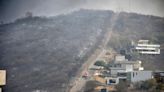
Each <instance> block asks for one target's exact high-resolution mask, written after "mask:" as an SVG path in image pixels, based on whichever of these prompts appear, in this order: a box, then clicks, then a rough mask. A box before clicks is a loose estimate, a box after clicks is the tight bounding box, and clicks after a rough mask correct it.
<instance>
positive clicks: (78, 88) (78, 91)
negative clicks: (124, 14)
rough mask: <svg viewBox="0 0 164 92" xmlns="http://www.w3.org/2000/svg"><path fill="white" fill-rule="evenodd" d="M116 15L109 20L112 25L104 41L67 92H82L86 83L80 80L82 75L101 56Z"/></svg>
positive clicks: (84, 80) (81, 69)
mask: <svg viewBox="0 0 164 92" xmlns="http://www.w3.org/2000/svg"><path fill="white" fill-rule="evenodd" d="M117 17H118V15H116V16H114V17H113V18H112V20H111V22H112V25H111V27H110V28H109V29H107V33H106V34H105V37H104V39H103V40H102V41H103V42H102V44H101V46H100V48H98V49H96V50H95V52H94V53H93V54H92V55H91V56H90V57H89V58H88V60H87V61H86V62H85V63H84V64H83V65H82V67H81V68H80V71H79V73H78V74H77V76H76V79H75V81H74V83H73V87H72V88H71V89H70V90H69V92H83V90H82V88H83V87H84V86H85V83H86V82H87V81H88V80H86V79H83V78H82V74H83V73H84V72H88V71H89V67H90V66H91V65H92V64H94V63H95V61H96V60H97V59H98V58H99V57H100V56H101V55H102V53H103V52H104V50H105V49H106V46H107V44H108V42H109V40H110V38H111V36H112V32H113V27H114V25H115V21H116V20H117Z"/></svg>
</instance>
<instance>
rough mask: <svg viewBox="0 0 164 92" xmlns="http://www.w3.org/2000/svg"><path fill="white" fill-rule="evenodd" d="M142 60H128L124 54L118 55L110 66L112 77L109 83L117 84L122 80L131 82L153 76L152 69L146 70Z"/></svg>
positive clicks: (108, 80)
mask: <svg viewBox="0 0 164 92" xmlns="http://www.w3.org/2000/svg"><path fill="white" fill-rule="evenodd" d="M141 63H142V62H141V61H138V60H137V61H128V60H126V59H125V57H124V56H120V55H119V56H116V57H115V60H114V62H113V64H112V65H111V66H110V67H109V68H110V75H111V76H110V77H107V78H106V79H107V84H110V85H115V84H118V83H119V81H120V80H125V81H129V82H138V81H144V80H148V79H151V78H152V71H145V70H144V68H143V67H142V66H141Z"/></svg>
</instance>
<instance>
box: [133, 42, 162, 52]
mask: <svg viewBox="0 0 164 92" xmlns="http://www.w3.org/2000/svg"><path fill="white" fill-rule="evenodd" d="M132 46H133V48H132V51H133V52H137V53H139V54H148V55H157V54H160V45H159V44H152V43H150V42H149V40H139V41H138V43H137V44H134V43H133V44H132Z"/></svg>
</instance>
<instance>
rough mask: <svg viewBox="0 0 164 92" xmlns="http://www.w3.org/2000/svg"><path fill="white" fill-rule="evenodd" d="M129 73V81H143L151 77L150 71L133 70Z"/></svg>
mask: <svg viewBox="0 0 164 92" xmlns="http://www.w3.org/2000/svg"><path fill="white" fill-rule="evenodd" d="M129 73H130V77H128V78H130V81H131V82H138V81H145V80H148V79H151V78H152V71H133V72H129Z"/></svg>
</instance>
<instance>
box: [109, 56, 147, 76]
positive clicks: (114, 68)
mask: <svg viewBox="0 0 164 92" xmlns="http://www.w3.org/2000/svg"><path fill="white" fill-rule="evenodd" d="M141 64H142V62H141V61H128V60H127V59H125V56H121V55H118V56H116V57H115V60H114V62H113V64H112V65H111V67H110V73H111V76H117V74H118V73H119V72H131V71H141V70H144V68H143V67H141Z"/></svg>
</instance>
